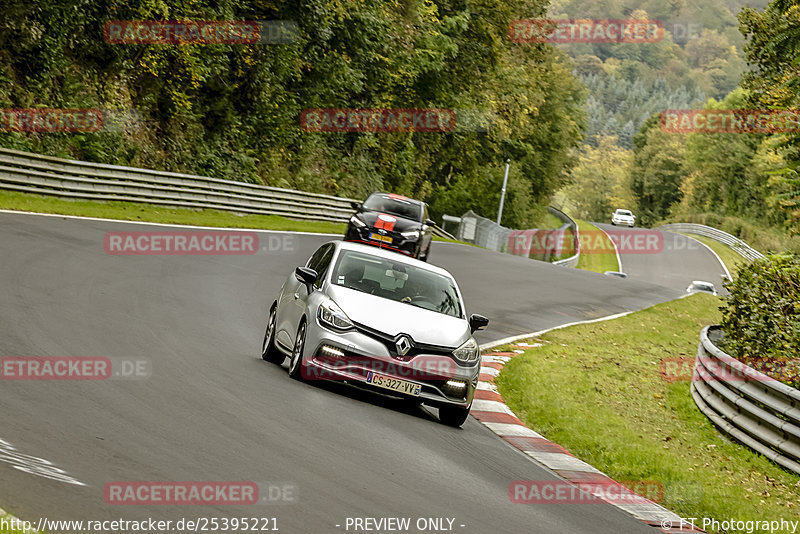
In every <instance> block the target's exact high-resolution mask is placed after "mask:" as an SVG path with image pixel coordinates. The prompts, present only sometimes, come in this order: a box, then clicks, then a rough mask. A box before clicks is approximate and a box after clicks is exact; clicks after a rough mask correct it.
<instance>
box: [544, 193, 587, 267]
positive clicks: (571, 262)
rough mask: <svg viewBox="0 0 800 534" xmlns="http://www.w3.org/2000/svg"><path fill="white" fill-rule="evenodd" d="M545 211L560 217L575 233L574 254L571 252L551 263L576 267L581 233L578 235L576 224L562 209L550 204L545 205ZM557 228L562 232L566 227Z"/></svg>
mask: <svg viewBox="0 0 800 534" xmlns="http://www.w3.org/2000/svg"><path fill="white" fill-rule="evenodd" d="M547 211H549V212H550V213H551V214H553V215H555V216H556V217H558V218H559V219H561V220H562V221H563V222H564V224H565V226H567V227H569V228H571V229H572V232H573V234H574V235H575V237H574V241H573V243H574V247H575V254H573V255H572V256H570V257H569V258H564V259H563V260H558V261H554V262H553V263H554V264H555V265H564V266H567V267H577V266H578V260H580V259H581V235H580V232H579V231H578V224H577V223H576V222H575V221H573V220H572V218H571V217H570V216H569V215H567V214H566V213H564V212H563V211H561V210H559V209H556V208H554V207H552V206H548V207H547ZM559 230H560V231H562V232H564V231H565V230H566V228H565V227H564V226H562V227H561V228H559Z"/></svg>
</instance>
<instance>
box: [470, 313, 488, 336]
mask: <svg viewBox="0 0 800 534" xmlns="http://www.w3.org/2000/svg"><path fill="white" fill-rule="evenodd" d="M488 324H489V319H487V318H486V317H484V316H483V315H478V314H477V313H473V314H472V315H470V316H469V330H470V332H473V333H474V332H475V331H477V330H483V329H484V328H486V326H487V325H488Z"/></svg>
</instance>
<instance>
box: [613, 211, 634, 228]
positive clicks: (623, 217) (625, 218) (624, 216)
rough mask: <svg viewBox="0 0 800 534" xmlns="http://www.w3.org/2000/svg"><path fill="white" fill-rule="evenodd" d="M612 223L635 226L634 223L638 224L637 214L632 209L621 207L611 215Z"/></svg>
mask: <svg viewBox="0 0 800 534" xmlns="http://www.w3.org/2000/svg"><path fill="white" fill-rule="evenodd" d="M611 224H612V225H613V226H616V225H618V224H620V225H625V226H630V227H631V228H633V225H634V224H636V216H635V215H634V214H633V213H631V212H630V210H621V209H619V210H617V211H615V212H614V213H613V214H612V215H611Z"/></svg>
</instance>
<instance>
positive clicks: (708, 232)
mask: <svg viewBox="0 0 800 534" xmlns="http://www.w3.org/2000/svg"><path fill="white" fill-rule="evenodd" d="M656 228H657V229H658V230H667V231H670V232H681V233H686V234H697V235H702V236H705V237H709V238H711V239H713V240H714V241H719V242H720V243H724V244H726V245H728V246H729V247H731V248H732V249H733V250H735V251H736V252H738V253H739V254H740V255H741V256H743V257H745V258H747V259H748V260H750V261H753V260H757V259H759V258H763V257H764V255H763V254H762V253H760V252H759V251H757V250H756V249H754V248H753V247H751V246H750V245H748V244H747V243H745V242H744V241H742V240H741V239H739V238H738V237H736V236H733V235H731V234H729V233H727V232H723V231H722V230H717V229H716V228H713V227H711V226H706V225H704V224H694V223H675V224H665V225H662V226H658V227H656Z"/></svg>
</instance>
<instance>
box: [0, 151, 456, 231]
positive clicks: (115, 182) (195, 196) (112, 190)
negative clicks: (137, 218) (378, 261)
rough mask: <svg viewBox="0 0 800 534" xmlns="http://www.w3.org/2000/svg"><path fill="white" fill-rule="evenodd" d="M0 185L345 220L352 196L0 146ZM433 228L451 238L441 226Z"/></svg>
mask: <svg viewBox="0 0 800 534" xmlns="http://www.w3.org/2000/svg"><path fill="white" fill-rule="evenodd" d="M0 189H9V190H12V191H22V192H26V193H37V194H40V195H54V196H59V197H66V198H78V199H87V200H105V201H113V200H117V201H124V202H145V203H148V204H157V205H162V206H172V207H183V208H210V209H218V210H224V211H232V212H237V213H252V214H257V215H281V216H283V217H288V218H291V219H301V220H315V221H330V222H347V221H348V220H349V219H350V216H351V215H352V214H353V208H352V207H351V206H350V202H352V201H354V200H355V199H350V198H343V197H334V196H331V195H323V194H319V193H308V192H305V191H296V190H293V189H282V188H279V187H267V186H263V185H257V184H250V183H246V182H236V181H233V180H222V179H219V178H208V177H205V176H196V175H193V174H180V173H174V172H166V171H154V170H150V169H140V168H136V167H122V166H119V165H106V164H101V163H91V162H87V161H77V160H70V159H61V158H55V157H52V156H43V155H40V154H33V153H30V152H21V151H18V150H10V149H6V148H0ZM433 231H434V234H435V235H438V236H440V237H447V238H450V239H454V238H453V236H452V235H450V234H449V233H447V232H445V231H443V230H442V229H441V228H438V227H434V230H433Z"/></svg>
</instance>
